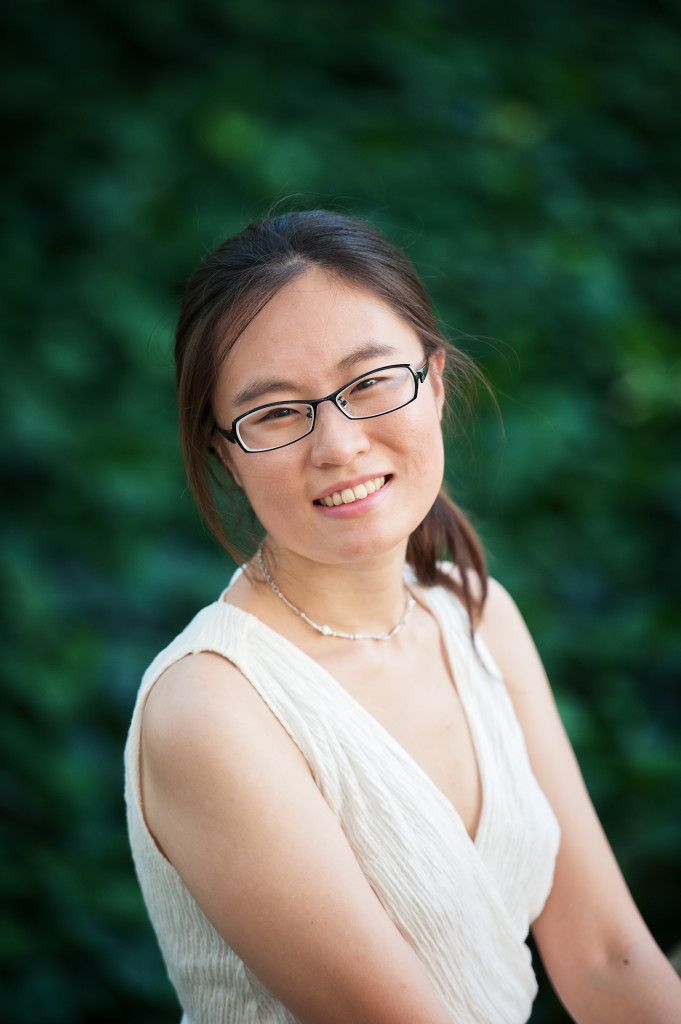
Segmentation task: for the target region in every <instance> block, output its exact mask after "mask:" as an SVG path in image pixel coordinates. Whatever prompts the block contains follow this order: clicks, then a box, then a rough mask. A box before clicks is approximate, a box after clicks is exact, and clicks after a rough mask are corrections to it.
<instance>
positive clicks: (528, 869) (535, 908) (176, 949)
mask: <svg viewBox="0 0 681 1024" xmlns="http://www.w3.org/2000/svg"><path fill="white" fill-rule="evenodd" d="M419 597H420V599H422V600H424V603H426V604H427V606H428V607H429V608H430V610H431V612H432V614H433V615H434V616H435V618H436V619H437V621H438V623H439V626H440V630H441V633H442V636H443V638H444V642H445V647H446V650H447V654H448V657H449V660H450V664H451V670H452V675H453V678H454V679H455V681H456V686H457V690H458V692H459V696H460V699H461V702H462V705H463V708H464V712H465V714H466V716H467V719H468V724H469V728H470V730H471V735H472V737H473V743H474V746H475V751H476V754H477V759H478V767H479V771H480V778H481V783H482V792H483V804H482V812H481V817H480V822H479V825H478V830H477V833H476V836H475V840H472V839H471V838H470V837H469V835H468V833H467V831H466V828H465V826H464V824H463V822H462V821H461V819H460V817H459V815H458V813H457V812H456V810H455V808H454V807H453V805H452V804H451V802H450V801H449V800H448V799H447V797H445V796H444V794H443V793H442V792H441V791H440V790H439V789H438V788H437V787H436V785H435V784H434V783H433V782H432V780H431V779H430V778H429V776H428V775H426V773H425V772H424V771H423V770H422V769H421V768H420V767H419V766H418V765H417V764H416V762H415V761H414V760H413V758H412V757H411V756H410V755H409V754H408V753H407V752H406V751H405V750H404V748H403V747H401V746H400V744H399V743H397V741H396V740H394V739H393V737H392V736H391V735H390V734H389V733H388V732H387V731H386V730H385V729H384V728H383V727H382V726H381V725H380V724H379V723H378V722H377V721H376V719H374V718H373V717H372V716H371V715H370V714H369V712H367V711H366V710H365V709H364V708H363V707H362V706H361V705H360V704H359V703H358V702H357V701H356V700H355V699H354V698H353V697H351V696H350V694H349V693H348V692H347V691H346V690H345V689H344V688H343V687H342V686H341V685H340V683H339V682H337V680H336V679H334V678H333V676H331V675H330V674H329V673H328V672H326V671H325V670H324V669H323V668H321V667H320V665H318V664H317V663H316V662H314V661H313V660H312V659H310V658H309V657H308V656H307V655H305V654H304V653H303V652H302V651H300V650H299V649H298V648H297V647H295V646H294V645H293V644H292V643H290V642H289V641H288V640H286V639H285V638H284V637H282V636H281V635H280V634H278V633H276V632H274V631H273V630H271V629H270V628H269V627H267V626H265V625H264V624H263V623H262V622H260V621H259V620H258V619H257V618H255V617H254V616H253V615H250V614H248V613H246V612H243V611H242V610H241V609H239V608H235V607H234V606H233V605H230V604H228V603H227V602H225V601H224V600H222V599H220V600H218V601H216V602H215V603H214V604H211V605H209V606H208V607H207V608H204V609H203V610H202V611H201V612H199V613H198V615H197V616H196V617H195V618H194V619H193V620H192V622H191V623H190V624H189V625H188V626H187V628H186V629H185V630H184V632H183V633H181V634H180V635H179V636H178V637H177V638H176V639H175V640H174V641H173V642H172V643H171V644H170V645H169V646H168V647H167V648H166V649H165V650H164V651H162V652H161V653H160V654H159V655H158V657H157V658H156V659H155V660H154V661H153V662H152V664H151V665H150V667H149V669H148V670H147V672H146V673H145V675H144V678H143V680H142V685H141V687H140V690H139V694H138V698H137V703H136V706H135V710H134V713H133V718H132V724H131V727H130V733H129V736H128V742H127V745H126V752H125V773H126V781H125V792H126V803H127V813H128V828H129V835H130V843H131V848H132V853H133V859H134V862H135V867H136V871H137V875H138V878H139V881H140V885H141V888H142V892H143V895H144V899H145V902H146V906H147V910H148V913H149V916H150V919H151V922H152V924H153V926H154V929H155V931H156V935H157V937H158V941H159V945H160V947H161V951H162V954H163V957H164V960H165V963H166V967H167V970H168V974H169V977H170V980H171V981H172V983H173V985H174V987H175V989H176V991H177V994H178V997H179V1000H180V1003H181V1004H182V1007H183V1009H184V1017H183V1021H184V1024H218V1022H220V1024H291V1022H295V1018H294V1017H293V1016H292V1014H291V1013H289V1011H288V1010H287V1009H286V1008H285V1007H284V1006H283V1005H282V1004H281V1003H280V1002H278V1001H277V1000H276V999H275V998H274V997H273V996H272V994H271V993H270V992H268V990H267V989H266V988H265V987H264V986H263V985H262V984H261V983H260V982H259V981H258V979H257V978H256V977H255V976H254V975H253V974H252V972H251V971H249V970H248V968H247V967H246V966H245V964H244V963H243V962H242V961H241V960H240V959H239V957H238V956H237V955H236V953H235V952H234V951H233V950H232V949H230V948H229V946H228V945H227V944H226V943H225V941H224V940H223V939H222V938H221V936H220V935H219V934H218V933H217V932H216V931H215V929H214V928H213V926H212V925H211V924H210V922H209V921H208V920H207V918H206V917H205V915H204V914H203V912H202V911H201V910H200V909H199V907H198V906H197V905H196V903H195V902H194V900H193V898H192V896H191V895H190V893H189V892H188V890H187V889H186V887H185V885H184V884H183V882H182V879H181V878H180V877H179V875H178V874H177V872H176V871H175V869H174V868H173V867H172V865H171V864H170V863H169V862H168V861H167V860H166V858H165V857H164V856H163V855H162V854H161V853H160V851H159V850H158V848H157V846H156V844H155V842H154V840H153V837H152V836H151V834H150V833H149V831H148V829H147V827H146V824H145V821H144V815H143V810H142V803H141V793H140V773H139V750H140V729H141V718H142V710H143V707H144V702H145V700H146V697H147V695H148V693H149V691H150V689H151V687H152V686H153V684H154V682H155V681H156V680H157V679H158V678H159V676H160V675H161V674H162V673H163V672H164V671H165V670H166V669H167V668H168V667H169V666H170V665H171V664H173V663H174V662H175V661H178V660H179V659H180V658H182V657H184V656H185V655H187V654H189V653H191V652H194V653H196V652H199V651H212V652H214V653H217V654H220V655H222V656H223V657H225V658H227V659H228V660H229V661H231V662H232V663H233V664H234V665H235V666H236V667H237V668H238V669H239V670H240V671H241V672H242V673H243V675H244V676H245V677H246V678H247V679H248V680H249V681H250V683H251V685H252V686H253V687H255V689H256V690H257V692H258V693H259V694H260V696H261V697H262V699H263V701H264V702H265V703H266V704H267V705H268V707H269V708H270V709H271V710H272V712H273V713H274V715H275V716H276V717H277V718H278V719H279V721H280V722H281V724H282V725H283V727H284V728H285V729H286V731H287V732H288V733H289V735H290V736H291V738H292V740H293V741H294V743H295V744H296V745H297V746H298V747H299V749H300V750H301V752H302V754H303V756H304V757H305V759H306V760H307V762H308V764H309V766H310V769H311V771H312V774H313V777H314V779H315V782H316V784H317V786H318V787H319V790H320V792H321V793H322V795H323V796H324V799H325V800H326V801H327V803H328V805H329V807H330V808H331V810H332V811H333V813H334V814H335V815H336V818H337V819H338V821H339V823H340V825H341V827H342V829H343V831H344V833H345V835H346V836H347V839H348V842H349V843H350V845H351V847H352V849H353V851H354V853H355V856H356V858H357V860H358V862H359V864H360V866H361V868H362V871H363V872H364V874H365V876H366V878H367V880H368V882H369V884H370V885H371V887H372V888H373V890H374V891H375V892H376V894H377V896H378V898H379V899H380V901H381V903H382V904H383V906H384V908H385V910H386V912H387V913H388V915H389V916H390V917H391V919H392V920H393V921H394V923H395V925H396V926H397V928H398V929H399V931H400V932H401V934H402V935H403V936H404V938H405V939H406V941H407V942H408V943H409V945H410V946H411V947H412V948H413V950H414V951H415V953H416V955H417V956H418V957H419V959H420V960H421V962H422V963H423V966H424V968H425V970H426V973H427V974H428V977H429V978H430V981H431V983H432V985H433V987H434V989H435V990H436V992H437V993H438V995H439V997H440V999H441V1001H442V1003H443V1005H444V1006H445V1007H446V1008H447V1010H448V1011H449V1013H450V1015H451V1019H452V1021H453V1022H457V1024H462V1022H465V1024H523V1022H525V1021H526V1020H527V1019H528V1018H529V1016H530V1012H531V1008H532V1002H533V1000H534V997H535V995H536V989H537V985H536V980H535V976H534V972H533V970H532V965H531V956H530V951H529V949H528V947H527V945H526V943H525V939H526V938H527V934H528V931H529V926H530V924H531V922H532V921H533V920H534V919H535V917H537V916H538V914H539V913H540V911H541V909H542V907H543V905H544V902H545V900H546V898H547V896H548V893H549V891H550V888H551V883H552V878H553V869H554V863H555V857H556V853H557V850H558V845H559V838H560V836H559V829H558V824H557V822H556V819H555V817H554V815H553V812H552V811H551V809H550V807H549V804H548V802H547V800H546V798H545V796H544V794H543V793H542V791H541V789H540V788H539V785H538V784H537V781H536V779H535V778H534V776H533V774H532V771H531V768H530V764H529V760H528V756H527V751H526V748H525V743H524V738H523V735H522V731H521V729H520V726H519V724H518V721H517V719H516V716H515V713H514V710H513V706H512V703H511V700H510V698H509V695H508V693H507V690H506V687H505V685H504V682H503V679H502V677H501V674H500V672H499V670H498V669H497V667H496V665H495V664H494V661H493V660H492V658H491V656H490V654H489V652H488V651H487V650H486V648H485V647H484V644H483V643H482V641H481V640H480V638H479V637H476V648H475V649H474V648H473V645H472V643H471V638H470V626H469V620H468V618H467V616H466V613H465V611H464V609H463V607H462V605H461V603H460V602H459V601H458V600H457V599H456V597H455V596H454V595H453V594H451V593H450V592H449V591H447V590H445V589H443V588H432V589H430V590H422V591H420V593H419Z"/></svg>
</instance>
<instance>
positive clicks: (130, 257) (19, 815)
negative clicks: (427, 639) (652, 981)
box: [0, 0, 681, 1024]
mask: <svg viewBox="0 0 681 1024" xmlns="http://www.w3.org/2000/svg"><path fill="white" fill-rule="evenodd" d="M1 18H2V26H1V29H2V32H1V35H2V42H1V43H0V45H1V46H2V63H1V65H0V66H1V68H2V71H1V74H2V107H3V128H2V146H1V147H0V148H1V150H2V156H1V159H2V163H3V165H4V175H3V185H2V190H1V192H0V207H1V208H2V213H3V220H4V226H3V229H2V239H1V244H2V248H3V252H4V255H3V264H2V273H1V275H0V289H1V292H2V302H3V314H2V321H3V335H4V340H3V351H2V367H1V371H0V389H1V391H2V399H3V403H2V409H3V412H2V423H3V427H2V431H1V433H0V451H1V453H2V467H3V497H4V510H3V518H2V523H3V532H4V536H3V543H2V549H1V557H2V565H3V576H4V584H3V588H4V596H5V602H4V612H3V616H2V618H3V629H2V634H3V635H2V647H1V664H2V673H3V691H2V700H3V705H2V714H1V715H0V765H1V768H0V829H1V832H0V856H1V858H2V860H1V867H0V891H1V896H2V919H1V924H0V967H1V970H2V979H3V980H2V992H1V999H2V1004H3V1019H5V1020H7V1021H11V1022H14V1024H34V1022H36V1021H41V1022H44V1024H81V1022H82V1024H85V1022H87V1024H90V1022H102V1024H106V1022H114V1021H122V1020H125V1021H128V1022H130V1024H136V1022H140V1024H141V1022H144V1024H155V1022H159V1024H160V1022H164V1021H173V1020H177V1019H178V1016H179V1014H178V1011H177V1006H176V1003H175V1001H174V997H173V995H172V992H171V990H170V988H169V985H168V983H167V981H166V979H165V975H164V971H163V968H162V965H161V961H160V957H159V955H158V952H157V949H156V944H155V940H154V938H153V935H152V933H151V929H150V927H149V925H148V923H147V920H146V917H145V912H144V909H143V906H142V902H141V897H140V895H139V892H138V889H137V886H136V882H135V878H134V874H133V869H132V866H131V862H130V859H129V854H128V849H127V840H126V834H125V825H124V811H123V804H122V797H121V787H122V769H121V753H122V747H123V743H124V739H125V734H126V728H127V723H128V719H129V715H130V711H131V707H132V703H133V699H134V695H135V691H136V687H137V685H138V680H139V677H140V675H141V672H142V670H143V669H144V667H145V666H146V664H147V663H148V662H149V660H150V659H151V657H152V656H153V655H154V654H155V653H156V651H157V650H158V649H159V648H160V647H161V646H163V645H165V644H166V643H167V642H168V641H169V640H170V639H171V638H172V637H173V636H174V635H175V633H176V632H178V631H179V630H180V629H181V627H182V626H183V625H184V624H185V622H186V621H187V620H188V619H189V617H190V616H191V615H192V614H193V613H194V611H195V610H197V609H198V608H199V607H200V606H202V605H203V604H206V603H208V602H209V601H210V600H212V599H213V598H214V596H215V595H216V594H217V592H218V591H219V589H220V588H222V586H223V585H224V583H225V579H226V576H227V573H228V572H229V571H230V566H229V564H228V562H227V559H226V558H225V556H224V555H223V554H222V553H221V551H220V550H219V549H218V548H217V546H216V545H215V544H214V543H213V542H212V541H211V540H210V539H208V538H207V537H206V535H205V533H204V532H203V530H202V528H201V526H200V525H199V522H198V520H197V517H196V514H195V512H194V510H193V508H192V505H191V501H190V499H189V497H188V495H187V493H186V490H185V485H184V481H183V475H182V469H181V465H180V460H179V455H178V444H177V433H176V421H175V412H174V397H173V386H172V364H171V359H170V350H171V335H172V328H173V322H174V317H175V315H176V310H177V305H178V301H179V296H180V294H181V291H182V287H183V283H184V282H185V280H186V279H187V277H188V275H189V273H190V272H191V270H192V269H193V267H194V265H195V264H196V263H197V262H198V260H199V259H200V258H201V257H202V255H203V254H204V253H205V252H206V251H207V250H208V249H209V248H210V247H212V246H213V245H214V244H217V243H218V242H219V241H220V240H221V239H222V238H223V237H224V236H225V235H226V234H228V233H231V232H233V231H235V230H238V229H240V228H241V227H243V226H244V225H245V224H246V222H247V221H248V220H249V219H251V218H252V217H253V216H256V215H259V214H261V213H262V212H263V211H264V210H266V209H267V208H268V207H269V206H270V205H271V204H272V203H273V202H283V206H284V208H291V207H296V206H309V205H327V206H328V205H331V206H333V207H334V208H336V209H341V210H344V211H347V212H351V213H356V214H358V215H360V216H364V217H368V218H369V219H371V220H372V221H373V222H374V223H375V224H376V225H377V226H378V227H380V228H381V229H383V230H384V231H386V232H387V234H388V236H389V237H390V238H391V239H392V240H393V241H394V242H396V243H398V244H399V245H402V246H404V247H405V248H406V249H407V251H408V252H409V254H410V256H411V257H412V259H413V260H414V261H415V263H416V265H417V267H418V269H419V270H420V271H421V273H422V274H423V275H424V277H425V279H426V281H427V282H428V284H429V286H430V288H431V289H432V292H433V295H434V298H435V303H436V308H437V310H438V312H439V315H440V316H441V319H442V321H443V323H444V324H445V326H446V330H447V331H448V332H449V333H450V335H452V336H459V335H463V341H462V344H463V345H464V347H465V348H466V349H467V350H468V351H470V352H471V353H472V354H473V355H474V356H475V357H476V358H477V359H478V360H479V362H480V364H481V366H482V368H483V369H484V371H485V373H486V374H487V376H488V377H489V379H490V381H491V382H492V384H493V386H494V388H495V390H496V393H497V399H498V402H499V405H500V407H501V412H502V416H503V425H504V426H503V431H502V429H501V428H500V426H499V423H498V420H497V418H496V416H495V412H494V408H493V406H492V403H491V402H489V401H487V400H485V399H484V398H483V397H482V396H481V403H480V407H479V412H478V414H477V416H476V417H475V419H474V420H471V421H466V422H465V423H463V424H462V425H460V426H459V429H458V431H457V433H456V434H455V435H454V436H453V437H452V438H451V439H450V441H449V452H450V486H451V489H452V492H453V493H454V495H455V496H456V498H457V499H458V500H459V502H460V503H461V504H462V505H463V506H464V507H466V508H467V509H469V510H470V512H471V515H472V517H473V519H474V521H475V522H476V524H477V525H478V527H479V529H480V531H481V533H482V536H483V538H484V541H485V544H486V546H487V548H488V550H489V552H490V561H491V567H492V571H493V573H494V574H495V575H497V576H498V577H499V578H500V579H501V580H502V581H503V582H504V583H505V584H506V585H507V586H508V587H509V588H510V589H511V591H512V592H513V594H514V595H515V597H516V599H517V600H518V603H519V604H520V606H521V609H522V610H523V612H524V613H525V616H526V618H527V620H528V622H529V623H530V626H531V628H532V630H533V632H534V634H535V636H536V638H537V642H538V646H539V648H540V651H541V653H542V655H543V657H544V659H545V661H546V664H547V666H548V668H549V671H550V674H551V676H552V678H553V681H554V684H555V689H556V692H557V695H558V698H559V702H560V706H561V710H562V712H563V714H564V717H565V721H566V724H567V726H568V729H569V731H570V734H571V737H572V739H573V742H574V745H575V747H576V748H577V751H578V754H579V757H580V760H581V763H582V766H583V770H584V772H585V775H586V778H587V781H588V784H589V787H590V790H591V792H592V795H593V798H594V800H595V802H596V805H597V807H598V810H599V812H600V814H601V817H602V819H603V821H604V824H605V826H606V829H607V831H608V834H609V836H610V838H611V841H612V843H613V846H614V848H615V851H616V853H617V856H618V858H619V860H620V863H621V864H622V867H623V869H624V871H625V873H626V876H627V879H628V881H629V883H630V885H631V888H632V889H633V892H634V894H635V897H636V899H637V900H638V902H639V905H640V906H641V908H642V910H643V912H644V914H645V916H646V918H647V919H648V921H649V923H650V925H651V928H652V930H653V932H654V934H655V935H656V937H657V939H658V941H659V942H660V943H661V945H662V946H663V947H664V948H665V949H666V950H668V951H669V950H671V949H672V948H673V947H674V946H675V945H676V944H677V943H678V942H680V941H681V879H680V868H679V864H680V862H681V820H680V817H679V809H680V808H681V757H680V756H679V754H680V750H681V745H680V738H681V714H680V711H679V694H678V690H679V680H680V676H681V628H680V627H681V600H680V597H679V577H680V576H681V556H680V542H679V538H680V535H681V443H680V435H679V421H680V412H681V386H680V385H681V345H680V341H679V333H678V332H679V324H680V319H681V317H680V314H681V279H680V277H679V259H680V257H681V202H680V201H679V182H680V181H681V49H680V46H681V35H680V29H681V14H680V8H679V4H678V3H675V2H673V0H617V2H616V3H615V2H602V3H593V0H571V2H569V3H567V2H566V3H555V4H554V3H546V2H545V0H516V2H514V3H512V4H509V3H505V2H501V0H499V2H496V0H475V2H468V3H457V2H455V0H390V2H388V0H373V3H370V4H369V3H366V2H364V0H363V2H359V0H343V2H342V3H340V4H322V3H318V2H313V0H288V2H285V3H284V2H275V0H231V2H229V0H192V2H191V3H190V2H189V0H142V2H138V3H133V2H130V0H115V2H114V0H88V3H87V4H86V3H84V2H79V3H75V2H74V3H70V4H69V3H66V2H65V3H54V2H50V0H22V2H21V3H16V4H11V5H6V6H5V7H4V8H3V13H2V15H1ZM291 197H293V198H291ZM565 1019H566V1016H565V1014H564V1012H563V1011H562V1010H561V1009H560V1008H559V1007H558V1006H557V1004H556V1002H555V999H554V997H553V996H552V994H551V993H550V991H549V990H548V987H547V986H546V985H543V990H542V994H541V996H540V998H539V1000H538V1003H537V1007H536V1011H535V1014H534V1016H533V1022H544V1024H550V1022H559V1021H564V1020H565Z"/></svg>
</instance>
